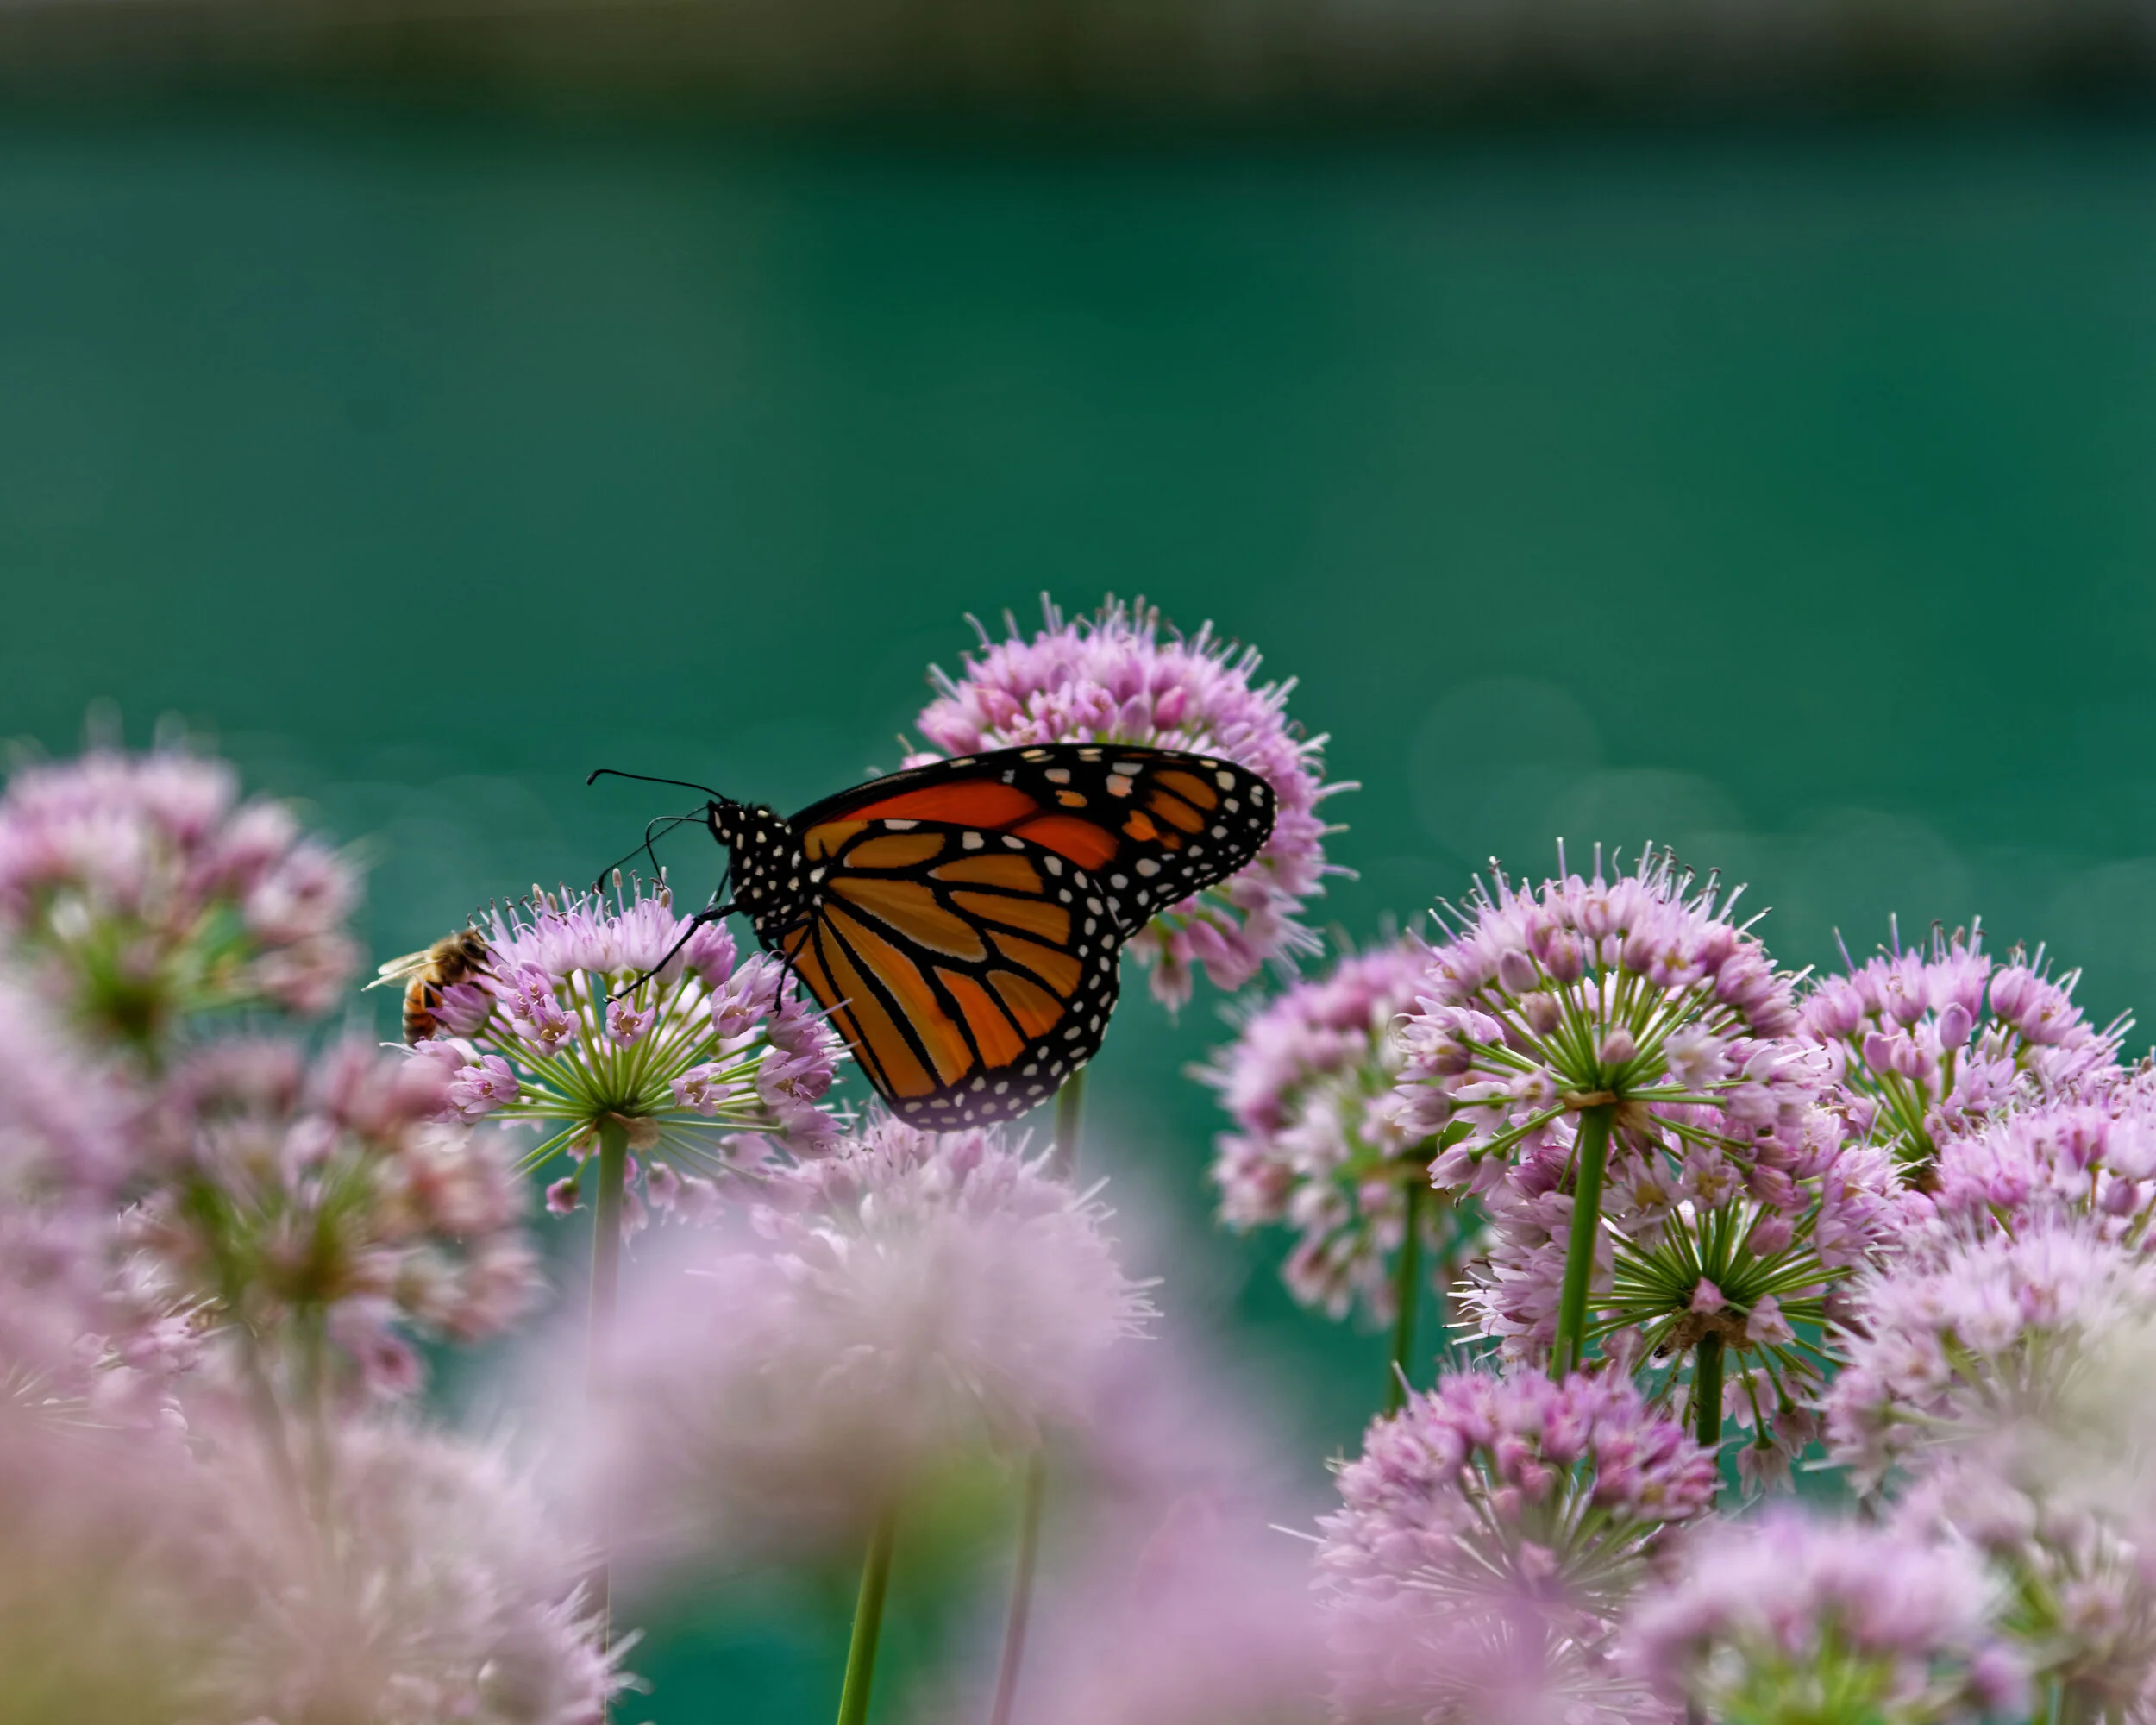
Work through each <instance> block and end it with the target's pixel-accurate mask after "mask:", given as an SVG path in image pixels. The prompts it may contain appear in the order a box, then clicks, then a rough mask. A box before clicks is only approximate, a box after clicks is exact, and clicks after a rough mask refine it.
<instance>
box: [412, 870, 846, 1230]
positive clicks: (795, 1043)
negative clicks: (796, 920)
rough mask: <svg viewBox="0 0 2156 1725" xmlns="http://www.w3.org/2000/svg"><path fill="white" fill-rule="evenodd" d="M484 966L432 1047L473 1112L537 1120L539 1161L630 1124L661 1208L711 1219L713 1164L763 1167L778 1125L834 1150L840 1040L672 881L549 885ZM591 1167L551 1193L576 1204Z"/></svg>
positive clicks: (806, 1150)
mask: <svg viewBox="0 0 2156 1725" xmlns="http://www.w3.org/2000/svg"><path fill="white" fill-rule="evenodd" d="M485 932H486V937H487V953H486V962H485V963H484V965H483V966H482V967H481V968H480V969H479V970H478V971H477V973H476V974H474V975H473V976H472V977H470V978H469V979H467V980H466V981H463V982H458V983H456V984H455V985H454V986H453V987H451V988H447V989H445V990H443V991H442V1005H441V1007H440V1010H439V1013H438V1018H439V1020H440V1029H439V1031H438V1032H437V1035H436V1038H434V1039H433V1040H430V1041H429V1042H426V1043H423V1044H421V1048H422V1051H423V1053H425V1054H427V1055H429V1056H432V1057H436V1058H438V1059H439V1060H440V1061H441V1062H442V1065H443V1067H444V1069H446V1070H447V1072H448V1103H449V1105H450V1107H452V1108H453V1109H454V1112H455V1113H457V1114H458V1115H460V1116H461V1117H462V1118H464V1119H466V1120H480V1119H486V1118H489V1117H492V1118H493V1119H497V1120H501V1121H504V1122H516V1123H530V1124H532V1125H534V1126H538V1127H539V1128H541V1131H542V1138H541V1139H540V1141H539V1143H538V1144H537V1145H536V1146H534V1147H533V1148H532V1149H531V1150H530V1151H528V1152H527V1154H526V1155H525V1156H524V1157H523V1165H524V1167H525V1168H527V1169H536V1168H539V1167H541V1166H542V1165H544V1164H546V1163H547V1162H548V1160H549V1159H551V1158H552V1157H555V1155H557V1154H564V1155H567V1156H568V1157H571V1158H573V1159H575V1160H577V1161H581V1160H583V1158H584V1157H586V1155H588V1154H589V1153H590V1151H592V1150H593V1149H594V1148H595V1147H597V1145H598V1143H599V1135H600V1132H601V1131H602V1130H603V1129H604V1128H605V1127H607V1126H617V1127H619V1128H620V1129H621V1130H622V1131H623V1132H624V1133H625V1134H626V1137H627V1140H628V1145H629V1148H630V1151H632V1152H633V1154H634V1155H635V1156H636V1157H637V1158H640V1160H641V1173H642V1184H641V1198H639V1197H638V1195H637V1194H636V1193H634V1192H632V1194H631V1199H632V1209H631V1214H630V1225H631V1226H635V1224H636V1221H637V1220H639V1219H640V1218H641V1215H642V1209H643V1207H644V1206H645V1205H647V1204H648V1205H649V1207H650V1208H653V1209H656V1210H660V1211H667V1210H671V1209H673V1208H675V1207H676V1206H677V1205H686V1207H688V1208H689V1209H690V1210H691V1211H692V1213H693V1214H706V1213H708V1212H709V1211H710V1209H711V1208H712V1207H713V1205H714V1203H715V1201H716V1199H717V1191H716V1189H715V1188H714V1186H713V1184H712V1182H711V1176H713V1175H715V1174H718V1173H723V1172H733V1171H740V1170H753V1169H755V1168H757V1167H760V1166H761V1164H762V1163H763V1162H764V1160H765V1159H766V1158H767V1157H768V1151H769V1148H770V1145H769V1138H768V1136H767V1135H773V1136H776V1137H777V1138H780V1140H782V1141H783V1142H784V1143H785V1145H787V1147H788V1148H789V1149H791V1150H793V1151H796V1152H798V1153H801V1154H809V1155H813V1154H821V1153H822V1152H824V1151H827V1150H828V1149H829V1148H830V1145H831V1143H832V1141H833V1138H834V1137H835V1135H836V1132H837V1124H836V1122H835V1121H834V1120H832V1118H831V1116H830V1114H829V1113H827V1112H826V1111H825V1109H824V1107H822V1106H821V1104H822V1101H823V1098H824V1093H825V1092H826V1091H828V1090H829V1089H830V1085H831V1081H832V1078H833V1076H835V1074H836V1072H837V1062H838V1058H839V1053H840V1044H839V1041H838V1038H837V1036H836V1035H835V1034H834V1033H833V1032H831V1030H830V1027H829V1026H827V1025H826V1024H825V1023H824V1020H823V1019H821V1018H820V1017H818V1015H817V1014H816V1013H814V1012H813V1011H812V1010H811V1009H810V1008H808V1007H805V1005H803V1003H802V1002H801V1000H800V999H799V996H798V994H797V993H796V992H794V991H792V990H789V989H788V988H787V986H786V983H785V979H784V977H783V976H782V975H781V974H780V967H779V966H778V964H777V963H775V962H774V961H772V960H770V959H768V958H765V957H752V958H749V959H748V960H746V961H742V960H740V959H739V958H738V956H737V954H736V950H735V946H734V939H733V936H732V935H731V934H730V932H729V931H727V930H726V929H725V928H724V926H722V925H717V924H704V925H694V924H693V922H692V921H691V919H688V918H686V917H684V916H680V915H679V914H677V913H675V911H674V905H673V897H672V894H670V893H669V892H668V891H667V888H666V887H665V886H664V884H663V883H661V884H660V885H658V886H656V887H654V888H649V889H647V888H644V887H643V886H642V884H641V883H631V885H630V888H627V889H624V888H623V886H622V885H621V883H620V881H618V880H617V881H616V884H615V889H614V893H613V894H612V895H611V897H603V896H600V895H599V894H573V893H568V892H566V891H565V892H563V893H561V894H542V893H540V892H538V891H537V890H536V889H535V890H534V892H533V894H532V896H531V898H530V900H527V901H526V902H525V903H524V904H523V905H522V906H517V907H515V908H513V909H511V910H509V911H507V912H505V913H498V914H496V915H495V916H494V917H493V918H492V919H491V920H490V922H489V923H488V925H487V926H486V930H485ZM577 1195H578V1183H577V1181H576V1179H575V1177H574V1176H569V1177H567V1178H565V1179H563V1180H561V1181H560V1182H556V1184H555V1187H554V1188H553V1189H551V1190H550V1191H549V1193H548V1203H549V1206H550V1207H551V1208H555V1209H557V1210H566V1209H570V1208H574V1206H575V1204H576V1201H577Z"/></svg>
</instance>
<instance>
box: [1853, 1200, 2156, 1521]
mask: <svg viewBox="0 0 2156 1725" xmlns="http://www.w3.org/2000/svg"><path fill="white" fill-rule="evenodd" d="M2153 1309H2156V1261H2152V1260H2150V1259H2148V1258H2146V1257H2145V1256H2143V1255H2142V1254H2141V1253H2140V1252H2139V1251H2131V1250H2129V1249H2128V1248H2127V1247H2125V1246H2123V1245H2120V1244H2118V1243H2116V1242H2114V1241H2111V1240H2107V1239H2103V1237H2102V1235H2101V1234H2100V1233H2098V1232H2097V1231H2096V1230H2095V1229H2094V1228H2092V1227H2090V1226H2087V1225H2086V1224H2084V1223H2078V1222H2076V1221H2074V1220H2071V1219H2059V1220H2050V1221H2047V1222H2044V1223H2040V1225H2038V1226H2034V1227H2033V1228H2031V1229H2030V1230H2029V1231H2028V1233H2023V1234H2021V1235H2019V1236H2015V1235H2011V1234H2006V1233H1996V1232H1972V1231H1967V1230H1964V1229H1961V1228H1958V1227H1953V1226H1938V1227H1935V1228H1934V1229H1932V1230H1929V1231H1927V1232H1925V1233H1920V1234H1916V1235H1915V1236H1913V1237H1911V1238H1910V1239H1907V1240H1905V1241H1904V1242H1903V1244H1902V1248H1901V1250H1900V1251H1899V1252H1898V1253H1897V1254H1896V1257H1895V1258H1894V1259H1893V1260H1892V1261H1890V1263H1888V1264H1884V1265H1883V1266H1882V1267H1881V1268H1880V1269H1878V1270H1876V1271H1874V1272H1873V1273H1872V1274H1871V1275H1869V1276H1867V1277H1865V1278H1864V1279H1863V1280H1862V1281H1861V1282H1860V1283H1858V1284H1857V1285H1856V1286H1855V1288H1854V1289H1852V1295H1851V1299H1850V1313H1849V1317H1848V1321H1847V1330H1848V1336H1847V1339H1846V1341H1845V1342H1844V1345H1843V1346H1844V1351H1845V1354H1846V1364H1845V1365H1844V1366H1843V1369H1842V1371H1841V1372H1840V1374H1839V1377H1836V1379H1835V1380H1834V1383H1833V1387H1832V1389H1830V1390H1829V1391H1828V1392H1827V1402H1826V1408H1827V1437H1828V1440H1829V1441H1830V1443H1831V1444H1832V1445H1833V1450H1834V1453H1835V1457H1836V1459H1837V1460H1839V1461H1840V1462H1842V1463H1843V1464H1845V1465H1848V1466H1850V1467H1852V1468H1853V1469H1854V1470H1855V1471H1856V1472H1857V1473H1858V1477H1859V1478H1860V1479H1863V1480H1865V1481H1877V1480H1878V1479H1879V1478H1881V1477H1883V1475H1884V1474H1885V1472H1886V1471H1887V1470H1888V1469H1889V1468H1890V1466H1892V1465H1895V1464H1896V1463H1897V1462H1901V1461H1904V1460H1906V1459H1907V1458H1908V1456H1909V1453H1910V1452H1912V1451H1913V1450H1918V1449H1921V1448H1924V1447H1929V1446H1940V1445H1947V1444H1966V1443H1971V1442H1980V1441H1983V1440H1993V1439H1997V1438H2000V1437H2002V1436H2010V1435H2011V1434H2012V1433H2013V1432H2014V1429H2015V1427H2018V1426H2021V1425H2022V1424H2023V1423H2024V1422H2029V1421H2034V1422H2037V1424H2038V1425H2039V1426H2040V1424H2041V1422H2042V1421H2043V1418H2044V1415H2045V1412H2046V1409H2047V1408H2052V1407H2053V1406H2055V1405H2056V1403H2057V1402H2058V1400H2059V1396H2061V1395H2062V1394H2063V1393H2064V1392H2065V1389H2067V1388H2068V1387H2069V1385H2070V1383H2071V1380H2072V1378H2073V1377H2075V1376H2077V1375H2078V1372H2079V1371H2080V1370H2081V1368H2082V1367H2083V1365H2084V1363H2085V1361H2086V1359H2087V1358H2088V1356H2089V1352H2090V1349H2091V1347H2092V1346H2095V1345H2096V1344H2097V1343H2098V1342H2099V1341H2100V1340H2101V1339H2102V1338H2103V1337H2104V1336H2106V1335H2108V1334H2111V1333H2115V1332H2117V1331H2119V1330H2121V1329H2122V1328H2128V1327H2134V1326H2135V1325H2137V1324H2140V1323H2143V1322H2145V1321H2146V1320H2147V1314H2149V1313H2150V1312H2151V1311H2152V1310H2153Z"/></svg>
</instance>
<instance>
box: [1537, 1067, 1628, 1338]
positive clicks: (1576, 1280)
mask: <svg viewBox="0 0 2156 1725" xmlns="http://www.w3.org/2000/svg"><path fill="white" fill-rule="evenodd" d="M1616 1113H1617V1110H1616V1108H1615V1107H1614V1106H1613V1105H1611V1104H1609V1103H1602V1104H1601V1105H1599V1106H1597V1107H1592V1108H1583V1109H1581V1110H1580V1132H1579V1141H1578V1143H1577V1145H1576V1146H1575V1149H1574V1152H1573V1157H1574V1161H1573V1181H1572V1237H1571V1239H1570V1241H1568V1242H1567V1243H1566V1245H1565V1249H1564V1289H1563V1291H1562V1292H1561V1293H1560V1294H1559V1295H1558V1297H1557V1339H1556V1343H1555V1346H1553V1347H1552V1348H1551V1352H1550V1375H1551V1377H1564V1376H1565V1375H1566V1374H1567V1373H1568V1372H1571V1371H1577V1370H1578V1369H1579V1364H1580V1355H1581V1354H1582V1353H1583V1352H1584V1351H1585V1349H1586V1345H1587V1288H1588V1283H1590V1282H1592V1281H1593V1280H1594V1278H1595V1235H1596V1234H1597V1233H1600V1232H1601V1226H1602V1172H1603V1170H1604V1169H1605V1168H1607V1167H1608V1164H1609V1128H1610V1122H1611V1121H1612V1120H1614V1118H1615V1115H1616Z"/></svg>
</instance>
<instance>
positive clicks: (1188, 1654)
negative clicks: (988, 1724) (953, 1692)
mask: <svg viewBox="0 0 2156 1725" xmlns="http://www.w3.org/2000/svg"><path fill="white" fill-rule="evenodd" d="M1035 1622H1036V1626H1037V1627H1036V1631H1035V1636H1034V1640H1035V1641H1036V1642H1037V1646H1034V1647H1029V1648H1028V1650H1027V1655H1026V1664H1025V1682H1024V1685H1023V1688H1022V1690H1021V1695H1022V1697H1023V1700H1022V1703H1021V1705H1022V1706H1023V1708H1024V1710H1025V1717H1026V1718H1027V1719H1028V1720H1032V1721H1037V1722H1039V1725H1190V1722H1192V1721H1194V1720H1204V1721H1206V1725H1324V1721H1325V1719H1326V1711H1327V1709H1326V1690H1327V1687H1328V1681H1327V1662H1326V1649H1325V1643H1324V1638H1323V1634H1322V1633H1321V1627H1320V1624H1319V1619H1318V1614H1317V1612H1316V1611H1315V1610H1314V1609H1313V1603H1312V1600H1311V1597H1310V1585H1309V1579H1308V1574H1307V1563H1306V1562H1305V1561H1304V1560H1303V1559H1302V1557H1301V1554H1300V1553H1299V1552H1298V1551H1297V1549H1296V1548H1295V1546H1294V1544H1293V1543H1292V1542H1290V1541H1288V1540H1284V1539H1282V1538H1281V1537H1279V1536H1278V1535H1277V1534H1260V1533H1259V1532H1258V1531H1257V1524H1255V1523H1252V1524H1251V1525H1250V1526H1248V1527H1239V1528H1236V1527H1225V1526H1222V1525H1219V1523H1218V1521H1217V1519H1216V1517H1215V1516H1214V1515H1213V1513H1212V1512H1211V1511H1210V1510H1209V1509H1208V1508H1207V1507H1206V1506H1205V1505H1202V1504H1198V1503H1186V1504H1184V1505H1183V1506H1181V1514H1180V1515H1178V1516H1177V1517H1176V1518H1175V1521H1173V1522H1172V1523H1171V1524H1170V1525H1169V1526H1167V1527H1163V1528H1162V1529H1161V1532H1160V1534H1159V1536H1158V1537H1157V1538H1156V1540H1154V1542H1153V1543H1152V1544H1151V1545H1150V1546H1148V1547H1147V1549H1146V1551H1145V1553H1144V1555H1143V1557H1142V1558H1141V1559H1139V1561H1138V1563H1137V1564H1136V1565H1134V1566H1131V1567H1129V1568H1124V1569H1120V1570H1118V1571H1112V1572H1107V1573H1103V1574H1100V1575H1097V1576H1093V1577H1089V1578H1087V1584H1085V1585H1083V1586H1081V1587H1080V1588H1078V1589H1076V1590H1069V1591H1062V1592H1058V1593H1057V1594H1056V1596H1054V1597H1053V1598H1052V1599H1050V1600H1048V1601H1045V1602H1044V1609H1041V1610H1040V1611H1039V1612H1038V1613H1037V1616H1036V1619H1035ZM976 1710H978V1709H977V1708H975V1709H967V1712H968V1713H972V1712H974V1711H976Z"/></svg>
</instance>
